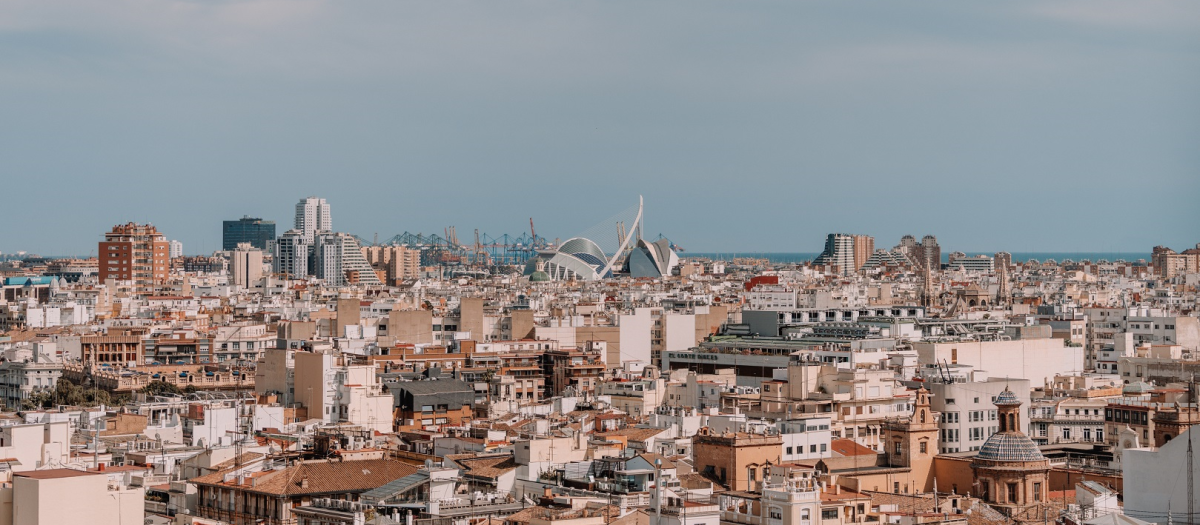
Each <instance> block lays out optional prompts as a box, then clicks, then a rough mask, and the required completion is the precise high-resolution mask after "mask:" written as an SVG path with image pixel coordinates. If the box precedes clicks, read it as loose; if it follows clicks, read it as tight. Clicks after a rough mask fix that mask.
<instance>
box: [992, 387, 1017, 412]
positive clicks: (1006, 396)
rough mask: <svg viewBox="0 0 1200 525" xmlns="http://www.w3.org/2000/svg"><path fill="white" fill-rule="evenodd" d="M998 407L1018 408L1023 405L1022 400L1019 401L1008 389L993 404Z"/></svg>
mask: <svg viewBox="0 0 1200 525" xmlns="http://www.w3.org/2000/svg"><path fill="white" fill-rule="evenodd" d="M993 404H995V405H996V406H998V407H1002V406H1017V405H1020V404H1021V400H1020V399H1017V395H1016V394H1014V393H1013V392H1012V390H1009V389H1007V388H1005V389H1004V391H1003V392H1000V395H998V396H996V401H995V402H994V403H993Z"/></svg>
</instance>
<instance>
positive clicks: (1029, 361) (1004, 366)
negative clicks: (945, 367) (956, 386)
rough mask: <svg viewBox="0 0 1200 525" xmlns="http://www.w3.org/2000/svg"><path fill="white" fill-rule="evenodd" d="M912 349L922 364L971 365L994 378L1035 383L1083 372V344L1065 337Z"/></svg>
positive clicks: (918, 344)
mask: <svg viewBox="0 0 1200 525" xmlns="http://www.w3.org/2000/svg"><path fill="white" fill-rule="evenodd" d="M913 349H914V350H916V351H917V356H918V359H919V362H920V364H921V365H922V366H925V365H936V364H939V363H948V364H952V365H953V364H960V365H970V366H972V367H975V369H976V370H981V371H986V372H987V373H988V375H989V376H991V377H1022V378H1025V379H1028V380H1030V381H1032V382H1034V383H1036V384H1044V383H1046V382H1048V381H1052V380H1053V379H1054V376H1055V375H1077V374H1079V373H1081V372H1083V371H1084V363H1083V347H1071V346H1067V345H1066V344H1065V343H1064V341H1063V340H1062V339H1050V338H1047V339H1017V340H1011V341H952V342H926V341H918V342H914V343H913Z"/></svg>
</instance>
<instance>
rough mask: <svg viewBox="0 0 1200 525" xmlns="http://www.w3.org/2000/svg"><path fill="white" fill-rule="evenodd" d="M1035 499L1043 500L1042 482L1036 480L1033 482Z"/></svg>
mask: <svg viewBox="0 0 1200 525" xmlns="http://www.w3.org/2000/svg"><path fill="white" fill-rule="evenodd" d="M1033 501H1042V483H1041V482H1034V484H1033Z"/></svg>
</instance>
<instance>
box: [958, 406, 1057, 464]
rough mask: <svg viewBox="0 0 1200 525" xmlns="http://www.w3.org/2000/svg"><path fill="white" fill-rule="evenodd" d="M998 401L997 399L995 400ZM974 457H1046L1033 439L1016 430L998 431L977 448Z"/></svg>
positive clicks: (990, 459) (1010, 459)
mask: <svg viewBox="0 0 1200 525" xmlns="http://www.w3.org/2000/svg"><path fill="white" fill-rule="evenodd" d="M997 403H999V400H997ZM975 457H976V459H982V460H986V461H1042V460H1044V459H1046V457H1045V456H1043V455H1042V451H1040V450H1038V447H1037V445H1036V444H1034V442H1033V440H1031V439H1029V438H1028V437H1026V436H1025V434H1021V433H1018V432H1000V433H996V434H992V437H990V438H988V440H987V441H986V442H985V443H984V444H983V447H981V448H980V449H979V455H977V456H975Z"/></svg>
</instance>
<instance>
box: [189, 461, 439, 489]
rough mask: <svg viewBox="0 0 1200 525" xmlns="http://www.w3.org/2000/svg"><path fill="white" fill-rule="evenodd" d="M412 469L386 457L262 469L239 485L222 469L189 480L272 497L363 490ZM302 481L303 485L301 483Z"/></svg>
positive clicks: (384, 483)
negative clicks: (265, 470) (262, 470)
mask: <svg viewBox="0 0 1200 525" xmlns="http://www.w3.org/2000/svg"><path fill="white" fill-rule="evenodd" d="M416 472H417V467H416V466H413V465H409V464H408V463H403V462H400V461H393V460H388V459H366V460H360V461H325V460H319V461H306V462H303V463H300V464H297V465H293V466H290V467H288V468H285V469H282V470H276V471H272V472H266V473H263V474H262V475H259V476H254V478H255V480H254V482H246V483H243V484H241V485H238V483H237V481H236V480H231V481H228V482H226V481H224V475H225V474H224V473H223V472H217V473H214V474H208V475H206V476H200V477H197V478H194V479H192V480H191V481H192V483H195V484H198V485H221V486H225V487H237V488H239V489H241V490H245V491H248V492H257V493H261V494H270V495H273V496H300V495H309V494H344V493H360V492H365V491H368V490H371V489H373V488H376V487H379V486H382V485H386V484H388V483H390V482H392V481H395V480H397V479H400V478H403V477H405V476H410V475H412V474H414V473H416ZM305 480H307V486H304V485H305Z"/></svg>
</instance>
